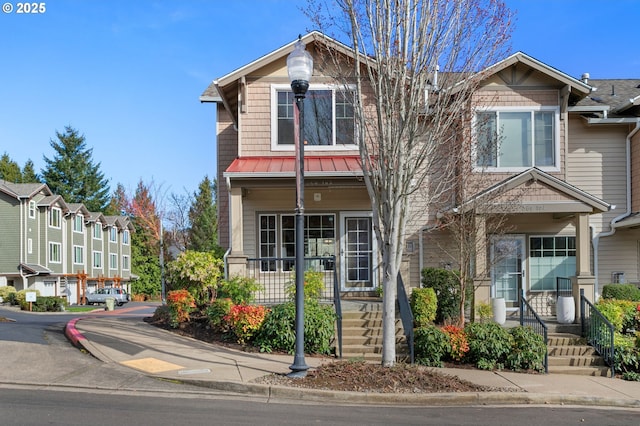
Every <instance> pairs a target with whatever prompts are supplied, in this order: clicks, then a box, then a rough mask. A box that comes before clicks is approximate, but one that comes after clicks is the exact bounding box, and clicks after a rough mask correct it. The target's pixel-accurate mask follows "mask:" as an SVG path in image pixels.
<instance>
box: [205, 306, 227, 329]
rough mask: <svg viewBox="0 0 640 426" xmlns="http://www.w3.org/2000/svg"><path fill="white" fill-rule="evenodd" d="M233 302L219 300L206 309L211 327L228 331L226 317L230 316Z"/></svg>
mask: <svg viewBox="0 0 640 426" xmlns="http://www.w3.org/2000/svg"><path fill="white" fill-rule="evenodd" d="M232 306H233V301H232V300H231V299H229V298H224V299H221V298H217V299H216V300H214V301H213V303H211V305H209V306H208V307H207V309H206V315H207V318H208V319H209V325H210V326H211V327H212V328H214V329H216V328H217V329H221V331H226V327H225V325H226V324H225V322H224V317H225V316H227V315H229V312H230V311H231V307H232Z"/></svg>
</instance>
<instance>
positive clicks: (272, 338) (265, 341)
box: [254, 299, 336, 354]
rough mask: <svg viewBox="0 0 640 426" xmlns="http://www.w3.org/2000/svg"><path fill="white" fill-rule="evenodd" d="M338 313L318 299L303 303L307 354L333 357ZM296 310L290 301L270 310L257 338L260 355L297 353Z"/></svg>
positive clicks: (305, 349) (256, 342)
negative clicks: (261, 353)
mask: <svg viewBox="0 0 640 426" xmlns="http://www.w3.org/2000/svg"><path fill="white" fill-rule="evenodd" d="M335 318H336V316H335V313H334V311H333V307H332V306H331V305H326V304H321V303H319V302H318V301H317V300H310V299H307V300H305V302H304V351H305V353H311V354H330V353H331V341H332V340H333V336H334V323H335ZM295 322H296V308H295V303H294V302H287V303H283V304H281V305H276V306H274V307H272V308H271V311H270V312H269V313H268V314H267V316H266V318H265V320H264V322H263V323H262V327H261V328H260V330H258V332H257V334H256V336H255V340H254V342H255V344H256V345H257V346H258V347H259V348H260V351H261V352H273V351H283V352H287V353H289V354H293V353H294V352H295V341H296V335H295Z"/></svg>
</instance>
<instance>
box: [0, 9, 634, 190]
mask: <svg viewBox="0 0 640 426" xmlns="http://www.w3.org/2000/svg"><path fill="white" fill-rule="evenodd" d="M506 2H507V5H508V6H509V7H510V8H511V9H514V10H516V11H517V20H516V26H515V31H514V34H513V38H512V42H511V43H512V50H513V51H517V50H520V51H523V52H525V53H527V54H529V55H531V56H533V57H535V58H537V59H539V60H541V61H543V62H545V63H546V64H548V65H550V66H553V67H555V68H557V69H559V70H560V71H563V72H565V73H567V74H569V75H571V76H573V77H577V78H579V77H580V75H581V74H582V73H583V72H589V73H590V74H591V78H640V43H638V30H637V25H638V22H640V0H615V1H603V0H599V1H596V0H582V1H577V0H575V1H574V0H535V1H534V0H507V1H506ZM1 3H7V2H5V1H4V0H3V1H2V2H1ZM8 3H10V4H12V5H13V6H14V11H13V12H12V13H1V12H0V40H1V41H2V48H1V50H0V154H2V153H4V152H6V153H8V154H9V156H10V157H11V158H12V159H13V160H15V161H17V162H18V163H19V165H20V166H23V165H24V163H25V161H27V160H28V159H31V160H33V162H34V163H35V166H36V171H39V170H40V169H41V168H42V167H43V166H44V161H43V155H46V156H47V157H49V158H51V157H53V155H54V152H53V149H52V148H51V146H50V139H52V138H54V137H55V132H56V131H63V129H64V127H65V126H67V125H71V126H72V127H74V128H76V129H78V130H79V131H80V132H81V133H83V134H84V135H85V137H86V143H87V147H89V148H92V149H93V158H94V161H96V162H99V163H101V166H100V167H101V170H102V171H103V173H104V174H105V176H106V177H107V179H109V182H110V185H111V189H112V190H113V189H115V187H116V185H117V183H122V184H124V186H125V188H127V189H128V190H130V191H132V190H133V189H135V186H136V184H137V182H138V181H139V180H140V179H142V180H143V181H144V182H145V183H151V182H153V183H154V184H155V185H157V186H160V187H161V188H162V189H163V190H164V191H165V192H173V193H177V194H181V193H184V192H185V191H187V192H190V193H192V192H194V191H195V190H196V189H197V185H198V183H199V182H200V181H201V180H202V179H203V178H204V176H205V175H208V176H209V177H211V178H213V177H215V175H216V160H215V113H214V107H213V105H211V104H201V103H200V102H199V99H198V98H199V96H200V94H201V93H202V92H203V91H204V89H205V88H206V87H207V85H208V84H209V83H210V82H211V81H212V80H213V79H215V78H218V77H220V76H222V75H225V74H227V73H229V72H230V71H232V70H234V69H236V68H238V67H240V66H242V65H244V64H246V63H248V62H250V61H252V60H254V59H256V58H258V57H260V56H262V55H264V54H266V53H268V52H270V51H272V50H275V49H277V48H279V47H281V46H282V45H284V44H286V43H289V42H290V41H292V40H294V39H295V38H296V37H297V35H298V34H299V33H304V32H306V31H307V30H309V29H312V28H311V24H310V23H309V21H308V20H307V19H306V17H305V16H304V14H303V13H302V12H301V11H300V8H302V7H304V6H305V4H306V2H305V1H304V0H250V1H249V0H247V1H240V0H227V1H221V0H181V1H178V0H155V1H151V0H136V1H131V0H91V1H89V0H50V1H46V2H44V3H45V7H46V11H45V12H44V13H42V14H38V15H35V14H30V15H25V14H17V13H16V11H15V7H16V6H17V2H15V1H9V2H8Z"/></svg>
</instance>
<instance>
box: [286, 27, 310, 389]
mask: <svg viewBox="0 0 640 426" xmlns="http://www.w3.org/2000/svg"><path fill="white" fill-rule="evenodd" d="M287 71H288V73H289V81H291V90H293V94H294V95H295V97H296V104H295V107H294V117H296V118H295V119H294V134H295V137H296V139H295V149H296V223H295V234H296V263H295V265H296V266H295V268H296V270H295V273H296V300H295V303H296V353H295V356H294V358H293V364H292V365H290V366H289V368H290V369H291V373H289V377H304V376H306V375H307V370H308V369H309V367H308V366H307V364H306V363H305V361H304V270H305V268H304V266H305V265H304V97H305V95H306V93H307V89H309V79H310V78H311V73H312V72H313V58H312V57H311V55H310V54H309V52H307V51H306V50H305V48H304V43H302V37H299V38H298V42H297V43H296V45H295V47H294V49H293V52H291V54H290V55H289V57H288V58H287ZM296 127H297V130H298V132H296V131H295V129H296Z"/></svg>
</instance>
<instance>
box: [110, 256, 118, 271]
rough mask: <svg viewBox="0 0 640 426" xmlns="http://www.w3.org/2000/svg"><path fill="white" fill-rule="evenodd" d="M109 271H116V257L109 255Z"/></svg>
mask: <svg viewBox="0 0 640 426" xmlns="http://www.w3.org/2000/svg"><path fill="white" fill-rule="evenodd" d="M109 269H118V255H117V254H115V253H109Z"/></svg>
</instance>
